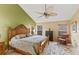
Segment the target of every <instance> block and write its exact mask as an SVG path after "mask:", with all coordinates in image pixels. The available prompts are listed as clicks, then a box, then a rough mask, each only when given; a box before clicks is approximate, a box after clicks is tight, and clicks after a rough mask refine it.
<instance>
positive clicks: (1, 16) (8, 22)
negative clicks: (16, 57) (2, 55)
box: [0, 4, 35, 45]
mask: <svg viewBox="0 0 79 59" xmlns="http://www.w3.org/2000/svg"><path fill="white" fill-rule="evenodd" d="M19 24H24V25H27V26H29V25H32V26H35V22H34V21H33V20H32V18H31V17H30V16H29V15H28V14H26V13H25V12H24V11H23V9H22V8H21V7H20V6H19V5H16V4H7V5H6V4H5V5H3V4H2V5H0V41H3V40H4V41H6V43H5V44H6V45H7V39H8V38H7V33H8V31H7V30H8V27H15V26H17V25H19Z"/></svg>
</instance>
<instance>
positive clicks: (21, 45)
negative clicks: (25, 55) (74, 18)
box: [9, 35, 45, 55]
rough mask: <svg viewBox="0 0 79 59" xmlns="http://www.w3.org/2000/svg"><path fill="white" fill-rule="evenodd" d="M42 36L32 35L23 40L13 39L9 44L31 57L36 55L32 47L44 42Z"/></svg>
mask: <svg viewBox="0 0 79 59" xmlns="http://www.w3.org/2000/svg"><path fill="white" fill-rule="evenodd" d="M44 38H45V37H44V36H41V35H34V36H30V37H25V38H16V36H15V37H13V38H12V39H11V41H10V42H9V43H10V45H11V46H12V47H15V48H18V49H20V50H22V51H25V52H27V51H28V52H30V53H31V54H33V55H36V52H35V48H34V46H35V45H37V44H39V43H40V42H42V41H43V40H44Z"/></svg>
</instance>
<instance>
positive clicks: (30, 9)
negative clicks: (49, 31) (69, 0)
mask: <svg viewBox="0 0 79 59" xmlns="http://www.w3.org/2000/svg"><path fill="white" fill-rule="evenodd" d="M20 6H21V7H22V8H23V9H24V11H25V12H26V13H27V14H28V15H29V16H31V17H32V19H33V20H35V21H36V22H46V21H49V22H51V21H60V20H70V19H71V17H72V16H73V15H74V14H75V12H76V11H77V9H78V8H79V5H78V4H50V5H47V6H52V7H53V9H54V11H55V12H56V13H57V16H51V17H49V18H48V19H45V18H43V17H40V18H39V16H40V14H38V13H37V12H43V11H44V6H45V4H20Z"/></svg>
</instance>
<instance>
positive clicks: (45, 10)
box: [45, 4, 47, 12]
mask: <svg viewBox="0 0 79 59" xmlns="http://www.w3.org/2000/svg"><path fill="white" fill-rule="evenodd" d="M46 11H47V6H46V4H45V12H46Z"/></svg>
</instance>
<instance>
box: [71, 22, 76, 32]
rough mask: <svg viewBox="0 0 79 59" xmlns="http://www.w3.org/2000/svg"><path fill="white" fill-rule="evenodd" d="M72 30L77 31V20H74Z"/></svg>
mask: <svg viewBox="0 0 79 59" xmlns="http://www.w3.org/2000/svg"><path fill="white" fill-rule="evenodd" d="M72 31H73V32H75V33H76V32H77V22H76V21H75V22H73V24H72Z"/></svg>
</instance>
